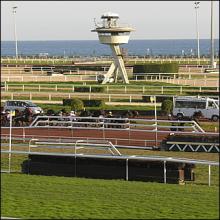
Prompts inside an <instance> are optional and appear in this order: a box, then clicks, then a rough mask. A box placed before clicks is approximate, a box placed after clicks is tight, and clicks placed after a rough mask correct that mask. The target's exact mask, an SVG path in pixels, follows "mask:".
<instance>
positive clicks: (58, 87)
mask: <svg viewBox="0 0 220 220" xmlns="http://www.w3.org/2000/svg"><path fill="white" fill-rule="evenodd" d="M81 86H83V87H86V88H88V92H89V93H91V92H92V91H93V88H96V87H97V86H96V85H87V84H86V83H85V82H84V83H82V84H81V85H79V84H76V85H73V84H65V86H64V85H62V84H53V85H51V84H40V83H36V84H34V85H30V84H11V83H10V84H8V83H7V82H6V81H5V83H4V91H5V92H8V91H10V90H18V91H23V92H27V91H28V92H31V91H33V90H36V91H38V92H43V91H54V92H58V91H59V92H60V91H63V92H76V91H75V88H79V87H81ZM100 87H102V88H104V92H105V93H110V92H114V93H115V92H120V93H129V92H138V93H142V94H145V93H146V92H150V91H154V92H155V93H156V92H158V93H161V94H164V93H170V92H175V93H180V94H181V93H184V92H210V91H211V92H215V91H216V92H218V91H219V87H202V86H199V87H197V86H195V87H190V86H179V85H175V86H172V85H170V86H168V85H167V86H166V85H164V86H155V85H154V86H144V85H120V86H117V85H100Z"/></svg>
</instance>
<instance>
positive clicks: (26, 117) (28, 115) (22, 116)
mask: <svg viewBox="0 0 220 220" xmlns="http://www.w3.org/2000/svg"><path fill="white" fill-rule="evenodd" d="M10 114H11V111H9V110H6V111H4V108H3V107H2V108H1V126H3V127H8V126H10V117H11V116H10ZM34 117H35V115H34V114H33V112H32V110H31V108H29V107H27V108H25V110H24V111H19V110H18V109H15V111H14V114H13V115H12V126H16V127H20V126H27V125H29V124H30V123H31V122H32V121H33V119H34Z"/></svg>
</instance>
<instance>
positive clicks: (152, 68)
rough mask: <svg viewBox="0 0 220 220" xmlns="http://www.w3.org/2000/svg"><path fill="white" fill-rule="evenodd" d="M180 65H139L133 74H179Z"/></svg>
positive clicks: (135, 67)
mask: <svg viewBox="0 0 220 220" xmlns="http://www.w3.org/2000/svg"><path fill="white" fill-rule="evenodd" d="M178 71H179V65H178V64H177V63H162V64H155V63H148V64H137V65H134V67H133V73H178Z"/></svg>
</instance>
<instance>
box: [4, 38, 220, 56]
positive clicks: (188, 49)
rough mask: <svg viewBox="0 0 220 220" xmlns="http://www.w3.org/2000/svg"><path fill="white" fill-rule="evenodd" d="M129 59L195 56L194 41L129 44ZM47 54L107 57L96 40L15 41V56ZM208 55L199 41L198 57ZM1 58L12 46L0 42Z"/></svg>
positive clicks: (10, 52) (206, 43)
mask: <svg viewBox="0 0 220 220" xmlns="http://www.w3.org/2000/svg"><path fill="white" fill-rule="evenodd" d="M214 45H215V56H216V55H219V39H216V40H215V41H214ZM121 47H122V48H125V49H126V50H127V52H128V54H129V55H138V56H147V55H150V56H160V55H163V56H170V55H171V56H173V55H177V56H179V55H187V56H189V55H194V56H195V55H196V54H197V40H196V39H187V40H130V41H129V43H128V44H124V45H121ZM40 53H48V55H49V56H68V57H70V56H105V55H111V50H110V48H109V46H108V45H104V44H100V43H99V41H98V40H73V41H18V54H19V55H23V56H31V55H39V54H40ZM209 54H210V40H209V39H201V40H200V55H201V56H203V55H205V56H207V55H209ZM1 55H2V56H14V55H15V42H14V41H1Z"/></svg>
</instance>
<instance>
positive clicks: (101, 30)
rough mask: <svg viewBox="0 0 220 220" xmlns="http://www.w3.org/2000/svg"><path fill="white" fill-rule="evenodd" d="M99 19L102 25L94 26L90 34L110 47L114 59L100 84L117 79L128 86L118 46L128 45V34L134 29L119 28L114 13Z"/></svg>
mask: <svg viewBox="0 0 220 220" xmlns="http://www.w3.org/2000/svg"><path fill="white" fill-rule="evenodd" d="M101 19H102V25H101V26H98V25H97V24H96V29H94V30H92V32H97V33H98V37H99V41H100V43H102V44H108V45H109V46H110V47H111V50H112V54H113V58H114V62H113V63H112V64H111V66H110V68H109V70H108V72H107V74H105V77H104V80H103V81H102V84H106V83H107V82H109V80H110V78H113V79H114V82H117V79H118V78H119V77H121V79H122V81H123V82H124V83H127V84H128V83H129V80H128V75H127V72H126V69H125V64H124V60H123V57H122V53H121V50H120V47H119V45H120V44H126V43H128V40H129V38H130V32H131V31H134V29H132V28H131V27H128V26H125V27H121V26H119V25H118V23H117V21H118V19H119V16H118V14H115V13H111V12H108V13H105V14H103V15H102V16H101Z"/></svg>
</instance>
